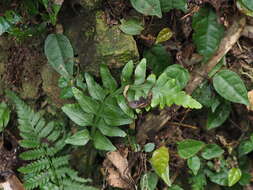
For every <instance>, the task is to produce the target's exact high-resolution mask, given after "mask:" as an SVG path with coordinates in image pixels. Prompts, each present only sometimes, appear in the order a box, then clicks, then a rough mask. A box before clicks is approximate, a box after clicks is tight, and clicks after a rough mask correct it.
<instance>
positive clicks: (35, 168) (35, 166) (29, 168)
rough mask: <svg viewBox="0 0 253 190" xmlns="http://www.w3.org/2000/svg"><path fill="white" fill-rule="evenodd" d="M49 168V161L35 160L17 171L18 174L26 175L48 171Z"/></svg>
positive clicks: (45, 159)
mask: <svg viewBox="0 0 253 190" xmlns="http://www.w3.org/2000/svg"><path fill="white" fill-rule="evenodd" d="M49 167H50V163H49V160H48V159H47V158H44V159H40V160H37V161H35V162H32V163H31V164H28V165H26V166H24V167H21V168H19V169H18V171H19V172H21V173H24V174H27V173H36V172H40V171H42V170H45V169H48V168H49Z"/></svg>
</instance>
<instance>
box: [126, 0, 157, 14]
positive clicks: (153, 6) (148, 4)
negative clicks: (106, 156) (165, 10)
mask: <svg viewBox="0 0 253 190" xmlns="http://www.w3.org/2000/svg"><path fill="white" fill-rule="evenodd" d="M130 1H131V4H132V6H133V7H134V8H135V9H136V10H137V11H138V12H140V13H142V14H144V15H151V16H154V15H155V16H158V17H159V18H162V11H161V6H160V1H159V0H130Z"/></svg>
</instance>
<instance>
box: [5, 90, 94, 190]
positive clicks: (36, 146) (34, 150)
mask: <svg viewBox="0 0 253 190" xmlns="http://www.w3.org/2000/svg"><path fill="white" fill-rule="evenodd" d="M6 94H7V96H8V98H9V99H10V100H11V101H13V102H14V104H15V105H16V108H17V114H18V123H19V127H18V128H19V130H20V135H21V137H22V140H21V141H20V146H22V147H23V148H25V149H28V150H26V151H25V152H23V153H21V154H20V157H21V158H22V159H23V160H29V161H30V163H29V164H27V165H25V166H23V167H21V168H19V170H18V171H19V172H21V173H23V174H24V179H25V180H24V181H25V188H26V189H27V190H29V189H37V188H39V189H50V190H52V189H57V190H59V189H60V190H66V189H70V188H71V187H72V189H73V187H76V188H74V189H80V190H82V189H83V190H87V189H88V188H91V187H89V186H87V185H85V184H86V182H87V180H85V179H83V178H80V177H78V175H77V172H76V171H74V170H73V169H71V168H70V167H69V155H61V154H60V151H61V150H62V149H63V148H64V146H65V139H66V135H65V130H64V126H62V125H61V123H59V122H57V121H51V122H49V123H47V122H46V121H45V119H44V118H43V116H42V114H41V113H39V112H34V111H33V110H32V109H31V108H30V107H29V106H27V105H26V104H25V103H24V102H23V101H22V100H21V99H19V98H18V97H17V95H16V94H14V93H13V92H11V91H7V92H6ZM93 189H95V188H93Z"/></svg>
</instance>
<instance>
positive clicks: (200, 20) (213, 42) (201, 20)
mask: <svg viewBox="0 0 253 190" xmlns="http://www.w3.org/2000/svg"><path fill="white" fill-rule="evenodd" d="M192 27H193V29H194V33H193V42H194V44H195V45H196V46H197V51H198V53H199V54H200V55H202V56H203V61H204V62H206V61H207V60H208V59H209V58H210V57H211V56H212V55H213V54H214V52H216V50H217V48H218V46H219V44H220V40H221V38H222V37H223V33H224V28H223V26H222V25H221V24H219V23H218V22H217V16H216V14H215V12H214V11H213V10H212V9H211V8H209V7H204V8H201V9H200V10H199V12H197V13H196V14H195V15H194V16H193V23H192Z"/></svg>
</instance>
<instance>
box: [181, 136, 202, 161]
mask: <svg viewBox="0 0 253 190" xmlns="http://www.w3.org/2000/svg"><path fill="white" fill-rule="evenodd" d="M204 146H205V143H203V142H202V141H197V140H193V139H187V140H184V141H181V142H179V143H178V148H177V149H178V154H179V156H180V157H181V158H185V159H188V158H191V157H192V156H194V155H196V154H197V153H198V152H199V151H200V150H201V149H202V148H203V147H204Z"/></svg>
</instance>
